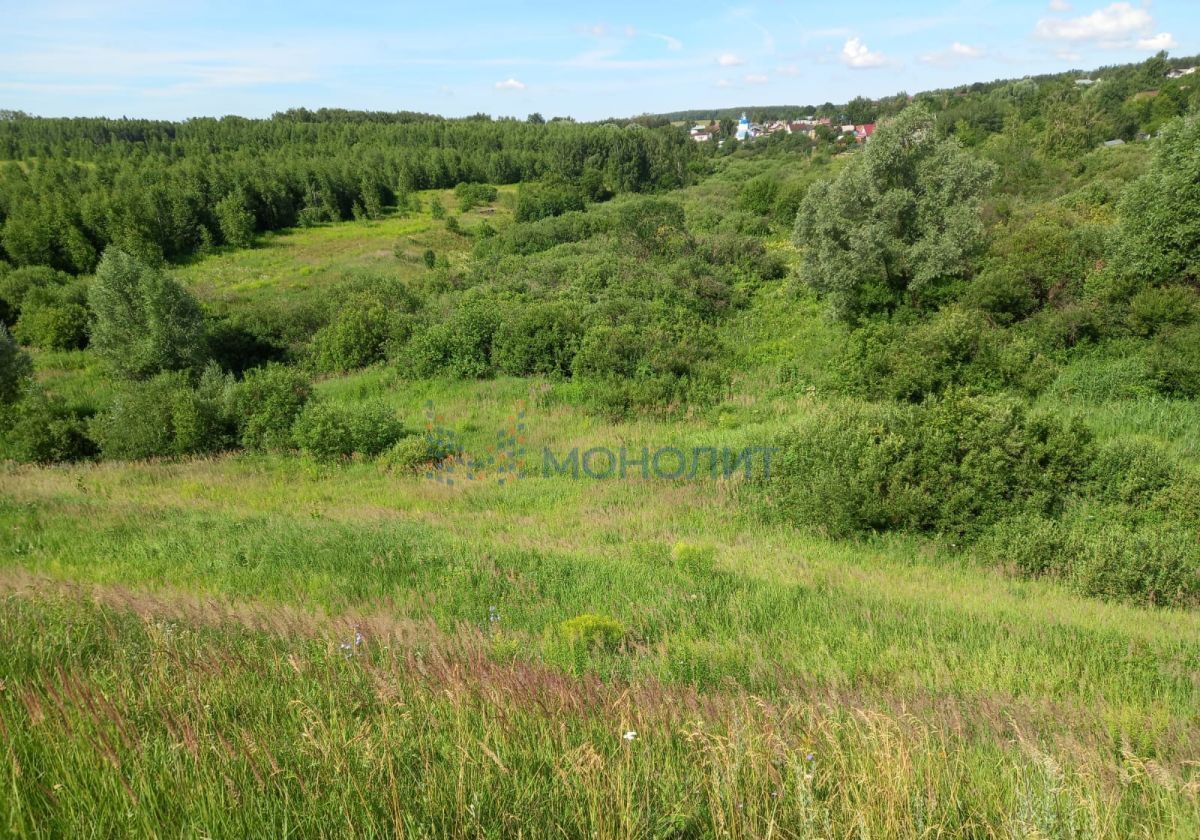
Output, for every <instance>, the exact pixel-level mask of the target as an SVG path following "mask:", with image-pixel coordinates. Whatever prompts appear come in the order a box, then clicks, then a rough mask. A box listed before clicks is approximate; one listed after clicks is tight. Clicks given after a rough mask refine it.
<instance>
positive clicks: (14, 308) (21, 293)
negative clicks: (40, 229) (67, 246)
mask: <svg viewBox="0 0 1200 840" xmlns="http://www.w3.org/2000/svg"><path fill="white" fill-rule="evenodd" d="M70 282H71V275H69V274H67V273H65V272H62V271H55V270H54V269H53V268H49V267H47V266H44V265H28V266H23V267H21V268H14V269H11V270H9V271H8V272H7V273H5V274H0V322H3V323H4V324H6V325H8V326H12V325H13V324H15V323H16V322H17V318H18V317H19V316H20V314H21V307H22V305H23V304H24V302H25V296H26V295H28V294H29V293H30V292H31V291H33V290H34V289H56V288H58V287H60V286H65V285H67V284H68V283H70Z"/></svg>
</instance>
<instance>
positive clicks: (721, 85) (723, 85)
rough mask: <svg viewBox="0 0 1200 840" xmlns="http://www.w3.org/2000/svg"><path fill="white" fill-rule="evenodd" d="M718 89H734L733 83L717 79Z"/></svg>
mask: <svg viewBox="0 0 1200 840" xmlns="http://www.w3.org/2000/svg"><path fill="white" fill-rule="evenodd" d="M717 87H719V88H727V87H733V82H731V81H729V80H728V79H717Z"/></svg>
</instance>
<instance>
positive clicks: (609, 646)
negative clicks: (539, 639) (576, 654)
mask: <svg viewBox="0 0 1200 840" xmlns="http://www.w3.org/2000/svg"><path fill="white" fill-rule="evenodd" d="M558 634H559V636H560V637H561V638H562V640H563V641H564V642H566V643H567V644H568V645H569V646H570V647H572V648H574V649H577V650H578V649H584V650H607V651H611V650H616V648H617V646H618V645H620V644H621V641H622V640H623V639H624V638H625V626H624V625H623V624H621V622H619V621H617V620H616V619H615V618H612V617H611V616H607V615H602V614H599V613H583V614H582V615H577V616H575V617H574V618H569V619H567V620H566V621H564V622H562V623H561V624H559V625H558Z"/></svg>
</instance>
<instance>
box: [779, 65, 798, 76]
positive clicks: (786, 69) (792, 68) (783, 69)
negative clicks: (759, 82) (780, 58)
mask: <svg viewBox="0 0 1200 840" xmlns="http://www.w3.org/2000/svg"><path fill="white" fill-rule="evenodd" d="M775 73H776V75H778V76H799V75H800V65H798V64H781V65H779V66H778V67H776V68H775Z"/></svg>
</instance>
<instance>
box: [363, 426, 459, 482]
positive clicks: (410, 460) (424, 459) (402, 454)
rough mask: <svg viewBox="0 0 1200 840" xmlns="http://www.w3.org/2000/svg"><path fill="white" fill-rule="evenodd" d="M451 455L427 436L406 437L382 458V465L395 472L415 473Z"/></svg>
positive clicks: (397, 442)
mask: <svg viewBox="0 0 1200 840" xmlns="http://www.w3.org/2000/svg"><path fill="white" fill-rule="evenodd" d="M451 454H453V453H451V452H450V451H449V450H447V449H446V448H445V447H442V446H439V445H438V444H437V443H436V442H435V441H433V440H431V439H430V438H429V437H428V436H426V435H405V436H404V437H402V438H400V440H398V441H396V443H395V444H393V445H392V448H391V449H389V450H388V451H387V452H385V453H383V454H382V455H381V456H380V463H381V464H383V465H384V466H385V467H387V468H388V469H389V470H392V471H393V472H399V473H415V472H419V471H421V469H423V468H424V467H426V466H428V465H430V464H435V463H437V462H439V461H441V460H443V459H444V458H447V457H449V456H450V455H451Z"/></svg>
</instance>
